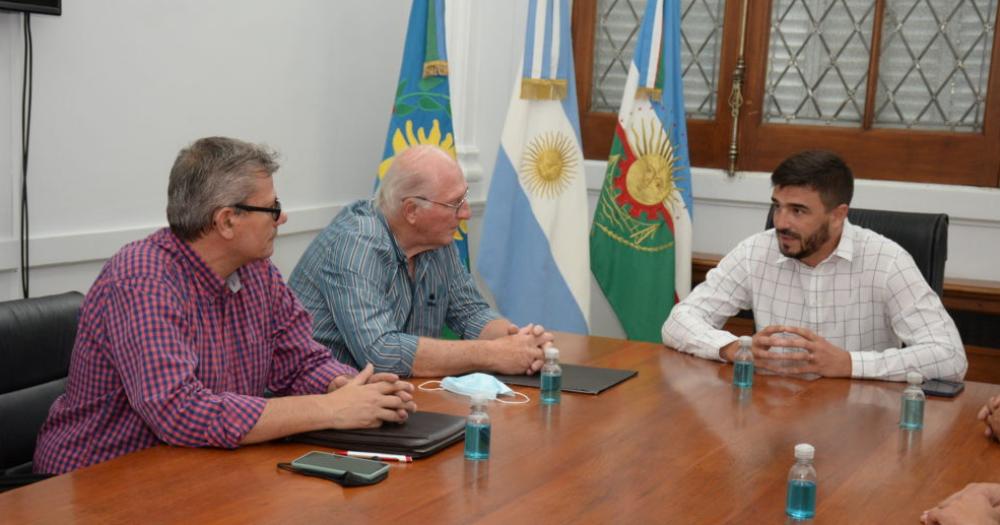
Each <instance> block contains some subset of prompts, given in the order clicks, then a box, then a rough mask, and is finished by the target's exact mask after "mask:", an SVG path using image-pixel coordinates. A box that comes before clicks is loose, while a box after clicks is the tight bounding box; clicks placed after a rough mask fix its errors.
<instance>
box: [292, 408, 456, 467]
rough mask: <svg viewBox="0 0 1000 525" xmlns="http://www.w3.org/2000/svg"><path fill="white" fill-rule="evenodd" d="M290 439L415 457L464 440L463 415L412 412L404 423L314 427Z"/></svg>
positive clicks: (420, 456)
mask: <svg viewBox="0 0 1000 525" xmlns="http://www.w3.org/2000/svg"><path fill="white" fill-rule="evenodd" d="M289 439H290V440H291V441H297V442H300V443H309V444H311V445H319V446H323V447H330V448H339V449H344V450H359V451H364V452H384V453H387V454H403V455H407V456H412V457H413V458H414V459H416V458H422V457H425V456H429V455H431V454H433V453H435V452H437V451H439V450H441V449H443V448H445V447H447V446H448V445H451V444H452V443H457V442H459V441H462V440H463V439H465V417H462V416H453V415H450V414H441V413H438V412H414V413H412V414H410V417H409V418H407V419H406V421H405V422H403V423H383V424H382V426H380V427H378V428H361V429H355V430H334V429H330V430H314V431H312V432H306V433H303V434H296V435H294V436H291V437H290V438H289Z"/></svg>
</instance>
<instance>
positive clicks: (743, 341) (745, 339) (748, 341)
mask: <svg viewBox="0 0 1000 525" xmlns="http://www.w3.org/2000/svg"><path fill="white" fill-rule="evenodd" d="M740 346H746V347H751V346H753V337H750V336H749V335H741V336H740Z"/></svg>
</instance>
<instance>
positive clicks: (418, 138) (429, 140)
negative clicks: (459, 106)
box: [378, 119, 469, 241]
mask: <svg viewBox="0 0 1000 525" xmlns="http://www.w3.org/2000/svg"><path fill="white" fill-rule="evenodd" d="M404 127H405V129H406V134H405V135H404V134H403V130H402V129H400V128H396V132H395V133H393V134H392V156H391V157H387V158H386V159H385V160H383V161H382V162H381V163H380V164H379V165H378V180H379V181H381V180H382V179H383V178H385V174H386V172H388V171H389V166H392V161H393V159H395V158H396V155H399V154H400V153H402V152H404V151H406V150H407V149H408V148H409V147H411V146H417V145H420V144H430V145H431V146H437V147H439V148H441V149H442V150H444V151H445V152H446V153H447V154H448V155H450V156H451V158H453V159H455V158H457V156H456V154H455V138H454V136H452V134H451V133H447V134H445V135H444V136H443V137H442V136H441V124H440V122H438V120H437V119H434V121H433V123H432V124H431V131H430V133H427V132H425V131H424V128H417V132H416V133H414V132H413V121H412V120H407V121H406V124H405V125H404ZM467 231H469V227H468V225H467V224H466V222H465V221H464V220H463V221H461V222H459V224H458V229H457V230H455V234H454V235H453V236H452V237H454V238H455V240H457V241H460V240H462V239H463V238H464V237H463V235H462V233H463V232H467Z"/></svg>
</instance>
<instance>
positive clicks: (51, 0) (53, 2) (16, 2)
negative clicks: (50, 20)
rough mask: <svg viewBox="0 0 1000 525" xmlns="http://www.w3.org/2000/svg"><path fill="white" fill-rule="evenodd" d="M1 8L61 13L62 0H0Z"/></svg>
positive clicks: (47, 13)
mask: <svg viewBox="0 0 1000 525" xmlns="http://www.w3.org/2000/svg"><path fill="white" fill-rule="evenodd" d="M0 9H7V10H10V11H23V12H25V13H43V14H46V15H61V14H62V0H0Z"/></svg>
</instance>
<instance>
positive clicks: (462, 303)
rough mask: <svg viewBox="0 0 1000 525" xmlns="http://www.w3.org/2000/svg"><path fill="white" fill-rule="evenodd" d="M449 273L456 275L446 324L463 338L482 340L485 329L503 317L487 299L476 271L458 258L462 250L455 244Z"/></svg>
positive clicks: (448, 258) (449, 253)
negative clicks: (469, 268)
mask: <svg viewBox="0 0 1000 525" xmlns="http://www.w3.org/2000/svg"><path fill="white" fill-rule="evenodd" d="M446 264H447V266H448V270H447V275H450V276H453V278H452V279H451V283H450V284H449V293H448V297H449V302H448V313H447V314H446V317H445V324H447V325H448V327H449V328H451V329H452V330H454V331H455V333H456V334H459V335H460V336H461V337H462V339H478V338H479V334H480V333H482V331H483V328H485V327H486V325H487V324H489V323H490V321H493V320H494V319H499V318H500V314H498V313H497V312H496V311H495V310H494V309H492V308H490V305H489V304H487V303H486V301H484V300H483V296H482V295H480V294H479V290H478V289H477V288H476V282H475V281H474V280H473V278H472V272H470V271H468V270H467V269H465V266H463V265H462V263H461V262H460V261H459V259H458V249H456V248H455V247H454V246H452V249H451V250H449V251H448V257H447V263H446Z"/></svg>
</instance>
